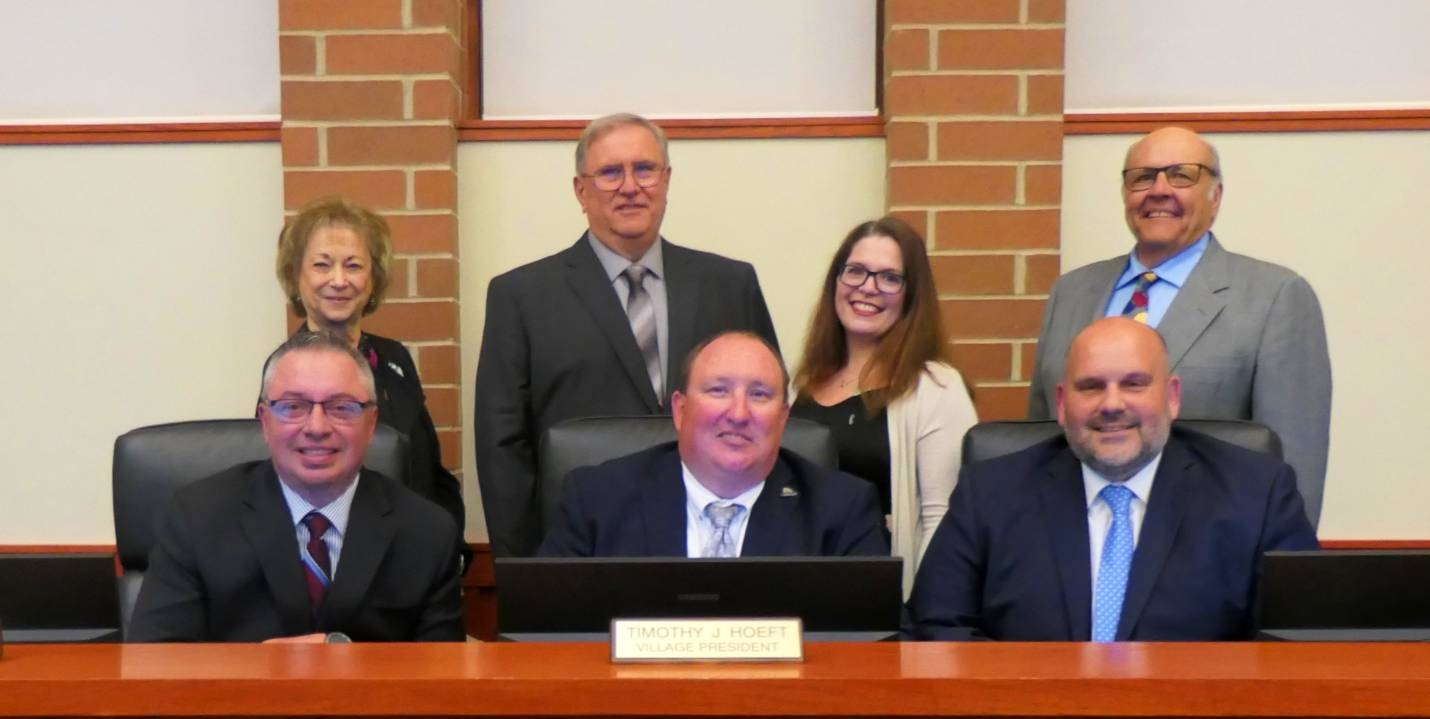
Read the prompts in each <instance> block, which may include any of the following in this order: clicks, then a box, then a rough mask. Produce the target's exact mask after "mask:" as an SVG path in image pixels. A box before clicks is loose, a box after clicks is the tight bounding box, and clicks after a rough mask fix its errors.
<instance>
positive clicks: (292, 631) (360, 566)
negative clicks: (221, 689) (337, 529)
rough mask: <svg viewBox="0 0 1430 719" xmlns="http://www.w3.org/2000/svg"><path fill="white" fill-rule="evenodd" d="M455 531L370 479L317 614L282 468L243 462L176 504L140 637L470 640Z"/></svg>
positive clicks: (158, 550)
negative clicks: (318, 635) (330, 635)
mask: <svg viewBox="0 0 1430 719" xmlns="http://www.w3.org/2000/svg"><path fill="white" fill-rule="evenodd" d="M456 531H457V529H456V527H455V526H454V525H453V524H452V520H451V519H450V518H449V517H448V516H447V514H446V513H445V512H443V511H442V510H441V509H439V508H438V507H437V506H436V505H434V504H432V503H431V502H428V501H426V500H424V499H422V498H420V497H418V496H417V495H416V494H414V493H413V492H412V491H410V490H408V489H406V488H405V487H402V486H401V485H399V484H397V483H396V482H393V481H392V480H389V479H387V478H386V477H383V476H382V475H380V474H377V473H376V472H371V471H368V470H363V472H362V477H361V479H360V480H359V481H358V488H357V492H356V494H355V495H354V496H353V504H352V510H351V514H350V515H349V517H348V527H347V533H346V535H345V536H344V537H343V549H342V554H341V555H339V558H338V566H337V570H336V577H335V579H334V581H333V585H332V587H331V588H330V590H329V592H328V597H327V600H326V601H325V602H324V603H323V606H322V608H321V610H320V611H319V612H318V613H317V616H316V617H315V616H314V614H313V611H312V607H311V602H310V601H309V599H308V590H307V584H306V582H305V579H304V574H303V566H302V562H301V560H300V559H299V552H298V539H297V535H296V534H295V532H294V528H293V522H292V517H291V515H290V514H289V511H288V505H287V503H286V502H285V501H284V499H283V494H282V491H281V490H280V489H279V486H278V475H277V474H276V473H274V471H273V463H272V462H269V461H261V462H249V463H246V464H240V465H238V466H236V467H233V468H231V469H227V470H224V471H223V472H220V473H219V474H216V475H214V476H212V477H209V478H207V479H203V480H200V481H198V482H195V483H194V484H191V485H189V486H188V487H185V488H184V489H181V490H179V492H177V493H176V494H175V495H174V501H173V504H172V505H171V506H170V507H169V509H168V511H167V513H166V515H165V518H164V521H163V524H162V526H161V529H160V532H159V542H158V544H157V545H156V546H155V547H154V551H153V552H152V553H151V555H150V557H149V571H148V572H147V573H146V574H145V576H144V584H143V586H142V588H141V589H140V591H139V599H138V602H137V605H136V607H135V610H134V619H133V622H132V623H131V624H130V639H131V641H140V642H175V641H206V642H256V641H262V640H264V639H271V638H274V637H286V636H298V635H302V634H311V633H313V632H344V633H346V634H347V635H348V636H350V637H352V638H353V639H354V640H356V641H462V640H464V639H465V632H464V630H463V627H462V597H461V586H460V577H459V575H458V563H457V549H456V548H457V542H456V537H455V535H456Z"/></svg>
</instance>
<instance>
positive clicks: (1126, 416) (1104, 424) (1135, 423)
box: [1087, 410, 1142, 430]
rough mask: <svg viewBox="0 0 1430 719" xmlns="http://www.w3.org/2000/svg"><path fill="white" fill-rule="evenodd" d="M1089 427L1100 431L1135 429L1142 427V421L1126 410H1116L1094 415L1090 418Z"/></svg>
mask: <svg viewBox="0 0 1430 719" xmlns="http://www.w3.org/2000/svg"><path fill="white" fill-rule="evenodd" d="M1087 426H1088V428H1089V429H1098V430H1101V429H1107V428H1108V427H1125V428H1128V429H1133V428H1136V427H1140V426H1142V420H1140V419H1138V418H1137V417H1136V416H1134V415H1133V414H1132V413H1131V412H1128V411H1126V410H1116V411H1111V412H1099V413H1097V414H1094V415H1093V416H1091V417H1089V418H1088V420H1087Z"/></svg>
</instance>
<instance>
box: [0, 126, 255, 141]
mask: <svg viewBox="0 0 1430 719" xmlns="http://www.w3.org/2000/svg"><path fill="white" fill-rule="evenodd" d="M279 127H280V123H279V122H277V121H273V122H135V123H116V124H93V125H0V145H127V144H152V143H186V142H278V136H279Z"/></svg>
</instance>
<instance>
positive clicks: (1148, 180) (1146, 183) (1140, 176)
mask: <svg viewBox="0 0 1430 719" xmlns="http://www.w3.org/2000/svg"><path fill="white" fill-rule="evenodd" d="M1202 170H1206V171H1207V172H1208V173H1210V174H1211V176H1212V177H1216V176H1217V174H1216V168H1214V167H1211V166H1210V165H1203V164H1201V163H1200V162H1180V163H1177V164H1175V165H1167V166H1165V167H1129V168H1127V169H1126V170H1123V171H1122V187H1123V188H1125V189H1127V190H1128V191H1129V192H1138V191H1140V190H1146V189H1148V188H1150V187H1152V186H1153V185H1155V184H1157V176H1158V175H1161V174H1164V173H1165V174H1166V175H1167V184H1169V185H1171V186H1172V187H1191V186H1192V185H1195V184H1197V182H1198V181H1199V180H1201V179H1202Z"/></svg>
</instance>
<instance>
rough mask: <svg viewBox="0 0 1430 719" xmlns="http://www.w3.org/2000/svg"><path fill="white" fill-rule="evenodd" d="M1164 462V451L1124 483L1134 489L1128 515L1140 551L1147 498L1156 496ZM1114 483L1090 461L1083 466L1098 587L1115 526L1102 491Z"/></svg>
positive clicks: (1093, 560) (1095, 582)
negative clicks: (1159, 468)
mask: <svg viewBox="0 0 1430 719" xmlns="http://www.w3.org/2000/svg"><path fill="white" fill-rule="evenodd" d="M1161 463H1162V453H1161V452H1158V453H1157V456H1156V457H1153V458H1152V461H1151V462H1148V463H1147V466H1146V467H1143V468H1142V469H1140V470H1138V471H1137V474H1134V475H1132V476H1131V477H1129V478H1128V479H1127V481H1125V482H1123V483H1122V486H1124V487H1126V488H1128V489H1130V490H1132V502H1131V504H1130V505H1129V507H1128V512H1127V514H1128V517H1129V518H1130V519H1131V520H1132V548H1133V551H1134V552H1135V551H1137V539H1138V538H1139V537H1141V536H1142V519H1143V518H1144V517H1146V516H1147V500H1148V499H1149V498H1151V496H1152V479H1153V478H1154V477H1155V476H1156V475H1157V466H1158V465H1160V464H1161ZM1109 484H1112V482H1109V481H1108V480H1107V479H1105V478H1104V477H1103V476H1102V475H1100V474H1098V473H1097V472H1095V471H1093V470H1092V468H1091V467H1088V466H1087V465H1086V464H1083V465H1082V487H1083V491H1085V492H1086V493H1087V539H1088V547H1089V548H1090V549H1091V550H1092V584H1091V585H1090V586H1093V587H1096V586H1097V572H1098V570H1099V569H1101V568H1102V545H1104V544H1106V543H1107V532H1108V530H1110V529H1112V507H1109V506H1107V502H1105V501H1103V500H1102V499H1101V498H1100V497H1098V494H1099V493H1101V492H1102V488H1103V487H1106V486H1107V485H1109Z"/></svg>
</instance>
